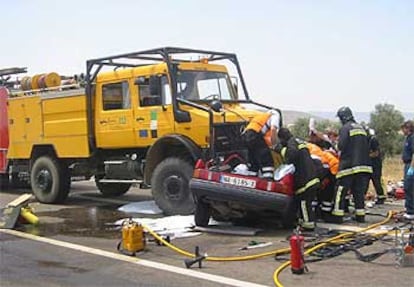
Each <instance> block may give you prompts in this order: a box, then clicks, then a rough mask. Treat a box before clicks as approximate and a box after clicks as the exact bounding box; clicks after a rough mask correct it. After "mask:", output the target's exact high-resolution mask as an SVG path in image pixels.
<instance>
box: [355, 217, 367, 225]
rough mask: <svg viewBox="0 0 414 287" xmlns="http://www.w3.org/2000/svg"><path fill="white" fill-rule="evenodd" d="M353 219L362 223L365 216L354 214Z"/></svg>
mask: <svg viewBox="0 0 414 287" xmlns="http://www.w3.org/2000/svg"><path fill="white" fill-rule="evenodd" d="M355 221H356V222H360V223H364V222H365V216H364V215H356V216H355Z"/></svg>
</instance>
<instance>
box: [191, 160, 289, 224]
mask: <svg viewBox="0 0 414 287" xmlns="http://www.w3.org/2000/svg"><path fill="white" fill-rule="evenodd" d="M233 156H234V155H233ZM231 170H232V168H230V166H229V165H228V164H227V163H226V161H223V163H222V164H220V165H211V164H208V163H207V164H206V163H204V162H203V161H201V160H199V161H198V162H197V164H196V167H195V169H194V174H193V177H192V179H191V180H190V189H191V191H192V193H193V195H194V198H195V202H196V210H195V223H196V225H198V226H207V225H208V223H209V220H210V217H211V216H212V217H213V218H214V219H216V220H218V221H228V220H235V219H240V218H253V219H257V218H262V217H265V216H266V217H269V216H271V217H273V218H280V219H281V222H282V224H283V226H285V227H287V226H291V224H292V222H293V221H294V220H295V214H293V215H292V214H291V212H290V211H291V209H290V208H289V207H290V205H291V204H292V199H293V194H294V191H293V175H292V174H287V175H285V176H284V177H282V178H281V179H280V180H279V181H269V180H266V179H262V178H259V177H256V176H249V175H242V174H236V173H233V172H232V171H231Z"/></svg>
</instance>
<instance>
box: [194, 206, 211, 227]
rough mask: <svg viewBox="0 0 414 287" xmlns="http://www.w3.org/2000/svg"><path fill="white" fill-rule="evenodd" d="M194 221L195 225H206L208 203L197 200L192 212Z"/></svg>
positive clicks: (208, 217)
mask: <svg viewBox="0 0 414 287" xmlns="http://www.w3.org/2000/svg"><path fill="white" fill-rule="evenodd" d="M194 221H195V224H196V225H197V226H203V227H206V226H208V222H209V221H210V205H209V204H207V203H205V202H203V201H201V200H198V201H197V203H196V208H195V212H194Z"/></svg>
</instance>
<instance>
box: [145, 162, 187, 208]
mask: <svg viewBox="0 0 414 287" xmlns="http://www.w3.org/2000/svg"><path fill="white" fill-rule="evenodd" d="M192 174H193V166H192V165H191V164H190V163H189V162H187V161H185V160H183V159H180V158H177V157H171V158H167V159H164V160H163V161H162V162H160V163H159V164H158V165H157V167H156V168H155V170H154V173H153V174H152V178H151V188H152V196H153V197H154V200H155V203H156V204H157V205H158V206H159V207H160V209H161V210H162V211H163V212H164V213H165V214H166V215H175V214H180V215H188V214H192V213H193V212H194V208H195V204H194V198H193V195H192V194H191V192H190V187H189V182H190V179H191V176H192Z"/></svg>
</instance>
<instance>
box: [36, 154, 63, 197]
mask: <svg viewBox="0 0 414 287" xmlns="http://www.w3.org/2000/svg"><path fill="white" fill-rule="evenodd" d="M30 182H31V185H32V190H33V193H34V195H35V196H36V198H37V200H39V201H40V202H42V203H61V202H63V201H65V199H66V198H67V196H68V193H69V190H70V175H69V170H68V168H67V167H66V166H64V165H62V164H59V162H58V161H57V160H56V159H52V158H50V157H47V156H42V157H39V158H38V159H36V160H35V162H34V164H33V167H32V170H31V172H30Z"/></svg>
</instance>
